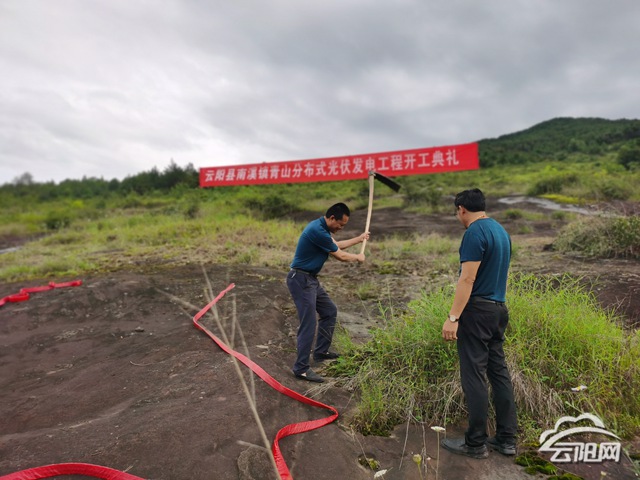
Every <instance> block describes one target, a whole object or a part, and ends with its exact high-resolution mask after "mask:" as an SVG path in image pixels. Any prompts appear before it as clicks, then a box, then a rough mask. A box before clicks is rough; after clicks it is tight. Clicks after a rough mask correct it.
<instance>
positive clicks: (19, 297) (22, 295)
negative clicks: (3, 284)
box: [0, 280, 82, 478]
mask: <svg viewBox="0 0 640 480" xmlns="http://www.w3.org/2000/svg"><path fill="white" fill-rule="evenodd" d="M80 285H82V280H74V281H72V282H63V283H54V282H49V285H44V286H42V287H26V288H21V289H20V291H19V292H18V293H16V294H13V295H8V296H6V297H4V298H0V307H1V306H3V305H4V304H5V303H7V302H11V303H15V302H24V301H26V300H29V298H31V296H30V295H29V294H30V293H36V292H45V291H47V290H53V289H54V288H65V287H78V286H80ZM0 478H2V477H0Z"/></svg>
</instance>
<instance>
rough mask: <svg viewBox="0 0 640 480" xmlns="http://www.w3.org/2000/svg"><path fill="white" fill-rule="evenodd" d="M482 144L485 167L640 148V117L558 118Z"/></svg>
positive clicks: (481, 154) (614, 152)
mask: <svg viewBox="0 0 640 480" xmlns="http://www.w3.org/2000/svg"><path fill="white" fill-rule="evenodd" d="M478 144H479V151H480V164H481V165H482V166H483V167H490V166H493V165H501V164H524V163H530V162H539V161H544V160H566V159H568V158H570V157H578V158H580V157H588V158H589V157H601V156H605V155H608V154H615V155H617V154H618V153H619V152H620V151H621V150H622V149H625V148H627V149H630V148H632V149H640V120H627V119H621V120H606V119H604V118H554V119H552V120H547V121H546V122H542V123H539V124H537V125H534V126H533V127H531V128H528V129H526V130H522V131H520V132H516V133H510V134H508V135H502V136H500V137H498V138H495V139H485V140H480V141H479V142H478Z"/></svg>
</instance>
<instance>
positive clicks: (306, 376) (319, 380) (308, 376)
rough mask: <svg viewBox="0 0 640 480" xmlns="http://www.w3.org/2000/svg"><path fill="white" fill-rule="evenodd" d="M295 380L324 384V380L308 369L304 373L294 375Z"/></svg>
mask: <svg viewBox="0 0 640 480" xmlns="http://www.w3.org/2000/svg"><path fill="white" fill-rule="evenodd" d="M294 375H295V376H296V377H297V378H301V379H302V380H308V381H309V382H316V383H322V382H324V378H322V377H321V376H320V375H318V374H317V373H316V372H314V371H313V370H311V369H309V370H307V371H306V372H304V373H294Z"/></svg>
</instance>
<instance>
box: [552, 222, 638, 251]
mask: <svg viewBox="0 0 640 480" xmlns="http://www.w3.org/2000/svg"><path fill="white" fill-rule="evenodd" d="M554 247H555V248H556V249H557V250H559V251H561V252H575V253H580V254H583V255H586V256H588V257H603V258H609V257H626V258H640V217H637V216H629V217H609V218H606V217H587V218H582V219H580V220H578V221H576V222H572V223H570V224H568V225H567V226H566V227H565V228H563V229H562V230H561V231H560V234H559V235H558V238H557V240H556V241H555V242H554Z"/></svg>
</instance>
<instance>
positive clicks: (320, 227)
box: [291, 217, 338, 275]
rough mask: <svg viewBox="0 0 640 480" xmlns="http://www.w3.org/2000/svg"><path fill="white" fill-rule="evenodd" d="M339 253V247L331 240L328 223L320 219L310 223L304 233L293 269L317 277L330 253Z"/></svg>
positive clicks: (299, 241)
mask: <svg viewBox="0 0 640 480" xmlns="http://www.w3.org/2000/svg"><path fill="white" fill-rule="evenodd" d="M337 251H338V245H336V244H335V242H334V241H333V238H331V232H330V231H329V227H327V221H326V220H325V218H324V217H320V218H318V219H316V220H314V221H312V222H309V224H308V225H307V226H306V227H305V229H304V230H303V231H302V234H301V235H300V239H299V240H298V246H297V247H296V253H295V255H294V256H293V262H291V268H299V269H300V270H304V271H306V272H309V273H312V274H314V275H317V274H318V273H319V272H320V270H322V266H323V265H324V262H326V261H327V258H328V257H329V252H337Z"/></svg>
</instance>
